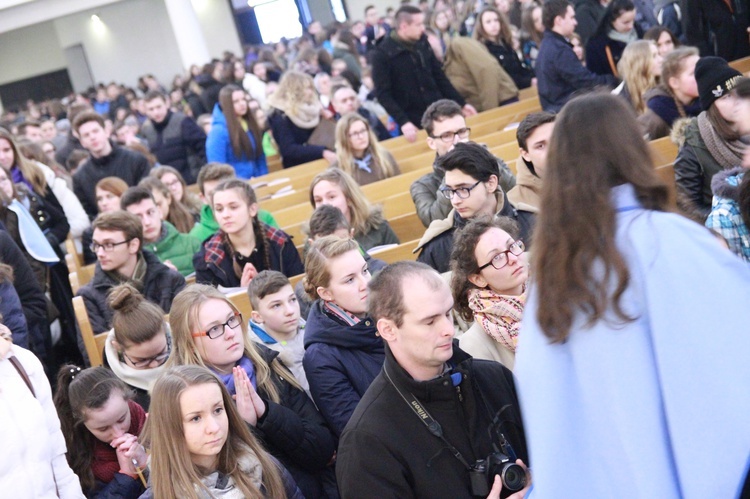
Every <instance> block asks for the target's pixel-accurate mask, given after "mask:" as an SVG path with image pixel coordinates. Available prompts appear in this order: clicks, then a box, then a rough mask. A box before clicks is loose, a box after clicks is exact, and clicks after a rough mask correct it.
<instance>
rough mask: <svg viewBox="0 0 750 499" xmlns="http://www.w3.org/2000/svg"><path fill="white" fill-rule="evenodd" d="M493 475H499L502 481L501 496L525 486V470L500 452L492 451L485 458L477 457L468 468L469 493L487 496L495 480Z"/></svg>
mask: <svg viewBox="0 0 750 499" xmlns="http://www.w3.org/2000/svg"><path fill="white" fill-rule="evenodd" d="M495 475H500V479H501V480H502V481H503V491H502V493H501V494H500V496H501V497H507V496H508V495H510V494H512V493H513V492H518V491H519V490H521V489H523V488H524V487H525V486H526V471H525V470H524V469H523V467H521V466H520V465H518V464H516V463H514V462H513V461H511V459H510V458H509V457H508V456H506V455H505V454H503V453H502V452H499V451H497V452H493V453H492V454H490V455H489V456H487V458H486V459H478V460H477V462H476V463H474V466H472V467H471V470H469V479H470V480H471V493H472V494H473V495H475V496H482V497H487V494H489V493H490V489H491V488H492V483H493V482H494V481H495Z"/></svg>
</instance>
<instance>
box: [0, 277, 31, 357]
mask: <svg viewBox="0 0 750 499" xmlns="http://www.w3.org/2000/svg"><path fill="white" fill-rule="evenodd" d="M0 314H2V316H3V319H2V323H3V324H5V325H6V326H7V327H8V329H10V332H11V333H12V334H13V344H14V345H18V346H21V347H23V348H26V349H28V348H29V330H28V327H27V326H26V316H25V315H23V307H21V300H20V299H19V298H18V293H16V288H14V287H13V283H12V282H10V281H4V282H2V283H0Z"/></svg>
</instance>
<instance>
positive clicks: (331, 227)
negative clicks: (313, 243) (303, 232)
mask: <svg viewBox="0 0 750 499" xmlns="http://www.w3.org/2000/svg"><path fill="white" fill-rule="evenodd" d="M339 229H347V230H349V229H351V225H349V222H347V221H346V217H345V216H344V214H343V213H341V210H339V209H338V208H336V207H335V206H331V205H330V204H324V205H321V206H319V207H318V208H316V209H315V211H314V212H313V214H312V215H311V216H310V227H309V230H308V233H309V236H310V238H311V239H315V238H316V237H322V236H330V235H331V234H333V233H334V232H336V231H337V230H339Z"/></svg>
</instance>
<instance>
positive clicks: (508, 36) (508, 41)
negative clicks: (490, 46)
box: [474, 7, 513, 48]
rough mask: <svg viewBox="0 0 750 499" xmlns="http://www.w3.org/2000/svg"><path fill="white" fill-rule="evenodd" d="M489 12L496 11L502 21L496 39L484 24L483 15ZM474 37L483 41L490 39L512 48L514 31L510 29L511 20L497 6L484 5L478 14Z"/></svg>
mask: <svg viewBox="0 0 750 499" xmlns="http://www.w3.org/2000/svg"><path fill="white" fill-rule="evenodd" d="M488 12H494V13H495V14H497V19H498V20H499V21H500V34H499V35H498V37H497V39H496V40H495V39H492V38H491V37H490V35H488V34H487V32H486V31H485V30H484V26H482V17H483V16H484V15H485V14H486V13H488ZM474 39H475V40H477V41H480V42H482V43H484V42H486V41H490V42H492V43H498V44H503V45H505V46H506V47H507V48H512V47H513V33H511V31H510V22H509V21H508V18H507V17H505V14H503V13H502V12H500V11H499V10H497V9H496V8H495V7H484V8H483V9H482V10H480V11H479V14H478V15H477V22H476V23H475V25H474Z"/></svg>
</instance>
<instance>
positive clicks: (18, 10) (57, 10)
mask: <svg viewBox="0 0 750 499" xmlns="http://www.w3.org/2000/svg"><path fill="white" fill-rule="evenodd" d="M120 1H123V0H0V33H5V32H7V31H13V30H14V29H19V28H24V27H26V26H32V25H34V24H38V23H41V22H45V21H50V20H52V19H57V18H58V17H64V16H67V15H70V14H75V13H76V12H81V11H83V10H89V9H95V8H97V7H101V6H102V5H107V4H111V3H116V2H120Z"/></svg>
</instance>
